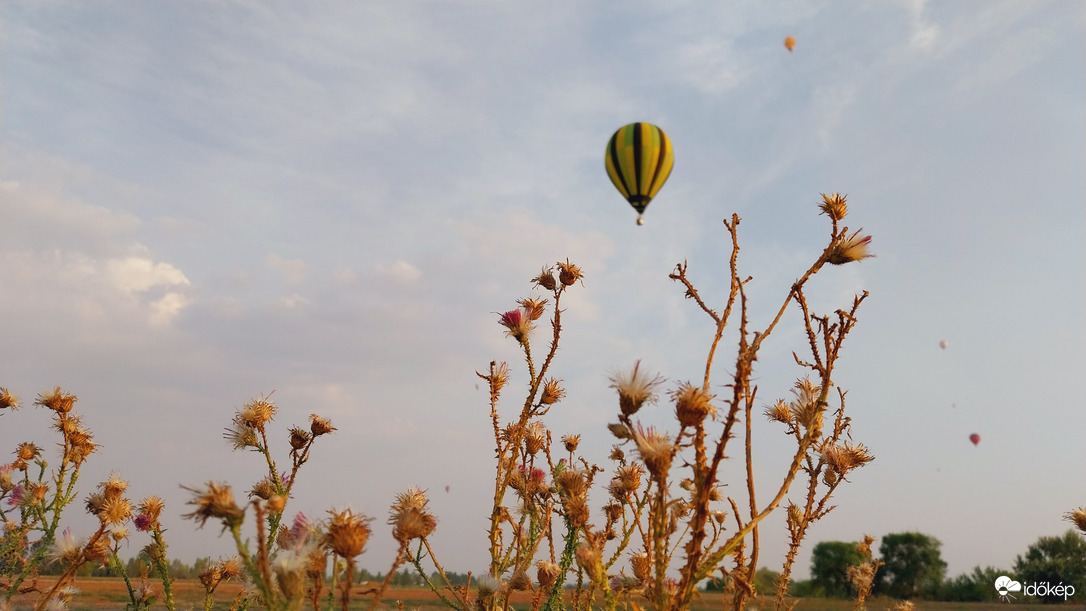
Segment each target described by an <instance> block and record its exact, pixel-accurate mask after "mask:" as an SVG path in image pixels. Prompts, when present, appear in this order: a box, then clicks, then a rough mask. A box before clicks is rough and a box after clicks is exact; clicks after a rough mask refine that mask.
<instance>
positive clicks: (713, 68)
mask: <svg viewBox="0 0 1086 611" xmlns="http://www.w3.org/2000/svg"><path fill="white" fill-rule="evenodd" d="M678 64H679V66H678V68H679V70H678V72H679V73H680V74H682V76H683V78H685V79H686V80H687V81H688V82H689V83H690V84H692V85H693V86H694V87H696V88H698V89H700V90H702V91H705V92H707V93H714V94H717V93H723V92H725V91H728V90H730V89H735V88H736V87H738V86H739V85H740V84H742V82H743V81H744V80H745V79H746V72H747V71H746V68H745V62H744V61H742V58H740V57H738V56H737V54H736V53H735V50H734V49H733V47H732V45H731V42H730V41H728V40H723V39H721V38H719V37H717V38H712V39H705V40H700V41H696V42H689V43H686V44H684V45H682V46H681V47H679V50H678Z"/></svg>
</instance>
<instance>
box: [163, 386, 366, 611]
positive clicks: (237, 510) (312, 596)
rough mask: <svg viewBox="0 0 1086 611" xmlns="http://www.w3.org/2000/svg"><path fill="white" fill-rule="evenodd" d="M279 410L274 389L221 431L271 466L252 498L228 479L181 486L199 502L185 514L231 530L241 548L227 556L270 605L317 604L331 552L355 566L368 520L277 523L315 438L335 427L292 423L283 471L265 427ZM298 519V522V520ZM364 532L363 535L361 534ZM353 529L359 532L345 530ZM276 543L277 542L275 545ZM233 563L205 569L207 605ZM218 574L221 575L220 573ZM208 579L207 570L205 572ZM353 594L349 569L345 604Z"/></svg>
mask: <svg viewBox="0 0 1086 611" xmlns="http://www.w3.org/2000/svg"><path fill="white" fill-rule="evenodd" d="M278 411H279V409H278V407H277V406H276V405H275V403H273V402H272V401H271V400H270V395H269V396H265V397H261V398H259V399H254V400H252V401H249V402H247V403H246V404H245V405H244V406H243V407H242V408H241V409H239V410H237V412H236V413H235V414H234V418H233V420H232V422H231V426H230V427H228V428H227V429H226V432H225V433H224V435H223V437H224V438H225V439H226V440H227V441H229V442H230V443H231V444H232V445H233V446H234V449H235V450H244V449H248V450H252V451H254V452H258V453H259V454H261V455H262V456H263V457H264V462H265V465H266V467H267V471H266V473H265V474H264V475H263V476H262V477H261V479H259V480H258V481H257V482H256V483H254V484H253V485H252V487H251V488H250V490H249V499H250V500H249V501H248V502H247V503H244V504H241V505H239V504H238V502H237V501H236V500H235V498H234V493H233V489H232V487H231V486H229V485H227V484H225V483H219V482H214V481H212V482H208V483H207V484H206V485H205V486H203V487H200V488H190V487H187V486H182V488H184V489H186V490H188V491H189V492H190V493H192V498H191V499H190V500H189V501H188V504H189V505H192V506H193V507H194V509H193V510H192V511H191V512H189V513H187V514H185V516H184V517H185V518H187V519H191V520H193V521H195V522H196V523H197V526H199V527H203V526H204V524H206V523H207V521H208V520H211V521H213V522H218V523H219V524H221V525H222V530H223V532H225V531H230V534H231V536H232V537H233V539H234V545H235V547H236V548H237V551H238V556H237V558H236V559H234V560H231V561H227V562H232V563H237V565H238V566H240V571H242V572H243V574H244V575H245V576H246V577H248V579H250V580H251V581H252V584H253V587H254V589H255V591H254V592H253V593H252V596H253V597H255V598H256V599H257V600H258V602H259V603H261V604H263V605H264V606H266V607H267V608H268V609H272V610H294V609H299V608H301V606H302V605H303V603H304V601H306V600H310V601H311V602H312V603H313V605H314V608H317V605H318V603H317V601H318V600H319V598H320V595H321V592H322V590H323V588H324V567H325V566H326V565H327V556H328V555H329V554H331V555H333V556H335V557H341V558H345V559H346V560H347V562H348V566H349V568H350V569H351V570H352V571H353V566H354V565H353V563H354V557H355V556H357V555H358V554H360V553H361V552H362V548H363V547H364V545H365V539H366V538H367V537H368V533H369V531H368V528H369V527H368V526H367V524H368V519H366V518H364V516H359V515H356V514H353V513H351V512H350V511H349V510H342V511H335V510H333V511H332V512H329V513H330V514H331V519H330V521H329V523H328V524H327V526H326V530H323V531H322V530H321V526H320V525H313V526H310V525H309V524H308V522H307V521H306V520H305V517H304V516H301V514H299V516H300V518H297V519H296V520H295V524H294V526H293V527H292V528H289V529H285V528H281V527H280V523H281V521H282V518H283V515H284V513H285V511H286V506H287V503H288V501H289V499H290V498H291V491H292V489H293V487H294V484H295V482H296V481H297V477H298V472H299V470H300V469H301V467H302V465H304V464H305V463H306V462H308V460H309V457H310V452H311V450H312V447H313V444H314V443H315V442H316V440H317V438H319V437H322V436H324V435H328V434H330V433H332V432H334V431H335V430H336V428H335V427H334V426H332V423H331V422H330V421H329V420H327V419H325V418H322V417H320V416H317V415H316V414H311V415H310V417H309V420H310V422H309V426H308V427H307V428H302V427H298V426H295V427H292V428H290V429H289V430H288V434H287V443H288V445H289V446H290V452H289V457H290V462H291V467H290V471H289V472H280V471H279V469H278V467H277V466H276V462H275V459H274V458H273V457H272V452H271V449H270V444H269V442H268V426H269V425H270V424H271V423H272V422H273V421H274V419H275V416H276V415H277V413H278ZM250 507H251V508H252V510H253V513H254V514H255V518H256V520H255V521H256V530H257V539H256V542H257V549H256V551H255V552H250V549H249V544H248V542H247V541H246V540H245V539H244V538H243V535H242V532H241V528H242V525H243V524H244V521H245V514H246V512H247V510H248V509H249V508H250ZM299 520H300V521H299ZM363 531H364V534H365V536H362V535H363ZM348 533H351V536H353V537H354V539H351V538H350V537H348ZM348 541H353V543H357V542H358V541H361V544H360V545H358V551H357V552H355V553H354V554H353V555H352V556H350V557H349V558H347V556H345V555H344V554H345V553H347V552H349V551H352V550H353V549H354V547H353V543H352V544H351V545H348ZM277 546H278V547H277ZM234 566H235V564H230V565H229V566H228V567H227V566H226V565H223V567H220V575H218V576H217V575H216V574H215V573H214V571H213V570H212V569H209V570H212V573H210V574H208V575H207V581H206V582H205V583H204V585H205V591H206V599H205V600H206V602H205V604H212V594H213V592H214V589H215V587H217V586H218V584H219V582H220V581H221V580H222V579H225V578H226V577H225V575H227V574H228V573H229V574H230V575H231V576H232V574H233V573H234V571H229V572H224V571H225V569H224V567H226V568H234ZM216 577H219V579H216ZM201 579H202V580H203V577H202V578H201ZM349 599H350V573H348V574H347V577H346V580H345V583H344V586H343V588H342V600H343V603H342V604H343V608H344V609H346V608H347V607H346V605H347V604H348V603H349ZM247 604H248V601H247V600H243V599H239V600H236V601H235V603H234V606H235V607H237V606H245V605H247Z"/></svg>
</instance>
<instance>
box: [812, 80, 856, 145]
mask: <svg viewBox="0 0 1086 611" xmlns="http://www.w3.org/2000/svg"><path fill="white" fill-rule="evenodd" d="M855 101H856V89H855V88H853V87H833V88H831V87H819V88H818V89H816V90H815V92H814V113H815V117H814V119H815V120H816V121H817V122H818V125H819V128H818V137H819V140H820V141H821V143H822V145H823V146H826V145H827V144H829V141H830V139H831V138H832V137H833V134H834V133H835V132H836V131H837V130H838V129H839V128H840V127H841V124H842V123H843V122H844V120H845V116H846V113H847V111H848V109H849V107H850V106H852V104H853V103H854V102H855Z"/></svg>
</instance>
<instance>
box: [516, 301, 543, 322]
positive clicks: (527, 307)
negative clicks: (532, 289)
mask: <svg viewBox="0 0 1086 611" xmlns="http://www.w3.org/2000/svg"><path fill="white" fill-rule="evenodd" d="M517 304H519V305H520V307H521V308H523V310H524V313H525V314H527V315H528V318H529V319H531V320H533V321H534V320H539V319H540V318H542V317H543V313H544V312H546V305H547V300H546V299H518V300H517Z"/></svg>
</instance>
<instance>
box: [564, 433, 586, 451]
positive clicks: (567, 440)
mask: <svg viewBox="0 0 1086 611" xmlns="http://www.w3.org/2000/svg"><path fill="white" fill-rule="evenodd" d="M579 443H581V436H580V435H566V436H564V437H562V445H563V446H565V447H566V451H567V452H576V451H577V444H579Z"/></svg>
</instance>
